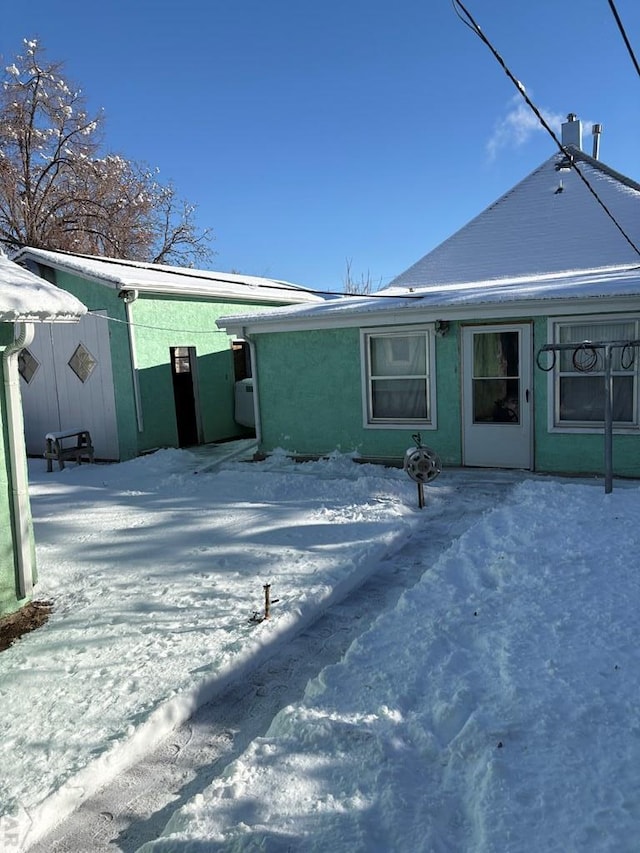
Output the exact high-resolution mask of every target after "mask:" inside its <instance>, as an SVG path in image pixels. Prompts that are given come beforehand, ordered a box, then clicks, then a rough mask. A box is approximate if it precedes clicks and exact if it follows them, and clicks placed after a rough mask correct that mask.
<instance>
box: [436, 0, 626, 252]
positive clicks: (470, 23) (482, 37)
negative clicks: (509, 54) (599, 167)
mask: <svg viewBox="0 0 640 853" xmlns="http://www.w3.org/2000/svg"><path fill="white" fill-rule="evenodd" d="M451 2H452V3H453V9H454V11H455V13H456V14H457V16H458V17H459V18H460V20H461V21H462V22H463V23H464V24H466V25H467V26H468V27H469V29H471V30H472V31H473V32H474V33H475V34H476V35H477V36H478V38H479V39H480V40H481V41H482V42H483V43H484V44H485V45H486V46H487V47H488V48H489V50H490V51H491V53H492V54H493V55H494V57H495V59H496V60H497V61H498V63H499V64H500V66H501V67H502V69H503V71H504V73H505V74H506V75H507V77H508V78H509V80H511V82H512V83H513V85H514V86H515V87H516V89H517V90H518V91H519V92H520V94H521V95H522V97H523V98H524V100H525V102H526V104H527V106H528V107H529V109H530V110H532V112H533V113H534V114H535V116H536V117H537V119H538V121H539V122H540V124H541V125H542V126H543V127H544V129H545V130H546V131H547V133H548V134H549V136H551V138H552V139H553V141H554V142H555V143H556V145H557V146H558V149H559V150H560V152H561V153H562V154H564V155H565V157H567V159H568V161H569V164H570V166H571V168H572V169H574V170H575V172H576V174H577V175H578V176H579V178H580V180H581V181H582V183H583V184H584V185H585V186H586V188H587V189H588V190H589V192H590V193H591V195H592V196H593V197H594V198H595V200H596V201H597V202H598V204H599V205H600V207H601V208H602V209H603V210H604V212H605V213H606V214H607V216H608V217H609V219H610V220H611V221H612V222H613V224H614V225H615V227H616V228H617V229H618V231H619V232H620V233H621V234H622V236H623V237H624V239H625V240H626V241H627V243H628V244H629V245H630V246H631V248H632V249H633V251H634V252H635V253H636V254H637V255H640V249H639V248H638V247H637V246H636V244H635V243H634V242H633V240H632V239H631V237H629V235H628V234H627V232H626V231H625V230H624V229H623V227H622V226H621V225H620V223H619V222H618V220H617V219H616V218H615V216H614V215H613V213H611V211H610V210H609V208H608V207H607V206H606V204H605V203H604V202H603V201H602V199H601V198H600V196H599V195H598V193H597V192H596V191H595V190H594V189H593V187H592V186H591V184H590V183H589V181H588V180H587V178H586V177H585V176H584V175H583V173H582V171H581V169H579V168H578V166H577V164H576V162H575V158H574V157H573V155H572V154H571V151H570V149H569V148H567V147H566V146H564V145H563V144H562V142H560V140H559V139H558V137H557V136H556V134H555V133H554V131H553V129H552V128H551V127H550V126H549V124H548V123H547V121H546V120H545V118H544V117H543V115H542V114H541V112H540V110H539V109H538V108H537V107H536V105H535V104H534V103H533V101H532V100H531V98H530V97H529V96H528V95H527V92H526V90H525V88H524V86H523V85H522V83H521V82H520V81H519V80H518V79H517V78H516V77H515V76H514V75H513V73H512V72H511V70H510V69H509V68H508V66H507V64H506V63H505V61H504V59H503V58H502V56H500V54H499V53H498V51H497V50H496V49H495V47H494V46H493V45H492V44H491V42H490V41H489V39H488V38H487V37H486V36H485V34H484V33H483V32H482V30H481V29H480V27H479V26H478V24H477V23H476V21H475V19H474V18H473V15H472V14H471V13H470V12H469V10H468V9H467V8H466V7H465V6H464V4H463V3H462V2H461V0H451ZM458 6H459V7H460V9H462V11H463V13H464V15H465V17H466V18H467V20H465V17H463V16H462V15H461V14H460V12H459V11H458V8H457V7H458Z"/></svg>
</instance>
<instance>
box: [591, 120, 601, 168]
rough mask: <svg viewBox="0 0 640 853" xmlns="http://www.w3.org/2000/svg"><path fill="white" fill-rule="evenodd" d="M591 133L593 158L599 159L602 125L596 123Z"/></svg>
mask: <svg viewBox="0 0 640 853" xmlns="http://www.w3.org/2000/svg"><path fill="white" fill-rule="evenodd" d="M591 133H592V134H593V159H594V160H598V159H599V158H600V134H601V133H602V125H601V124H594V125H593V127H592V128H591Z"/></svg>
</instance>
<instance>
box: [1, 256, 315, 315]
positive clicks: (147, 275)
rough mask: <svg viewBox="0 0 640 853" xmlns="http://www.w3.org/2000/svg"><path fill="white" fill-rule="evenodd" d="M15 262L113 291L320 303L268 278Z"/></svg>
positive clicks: (85, 259)
mask: <svg viewBox="0 0 640 853" xmlns="http://www.w3.org/2000/svg"><path fill="white" fill-rule="evenodd" d="M16 259H17V260H20V261H23V260H31V261H36V262H37V263H41V264H46V265H48V266H52V267H54V268H55V269H59V270H63V271H65V272H69V273H72V274H75V275H81V276H82V277H83V278H88V279H91V280H92V281H97V282H99V283H100V284H104V285H107V286H109V287H113V288H115V289H116V290H126V289H135V290H138V291H140V292H147V293H162V294H177V295H181V296H202V297H207V298H212V297H215V298H223V299H237V300H241V301H245V302H246V301H250V302H264V303H268V304H270V303H274V302H276V303H282V302H285V303H298V302H322V301H323V300H322V297H321V296H319V295H317V294H315V293H312V292H309V291H308V290H306V289H305V288H303V287H300V286H298V285H295V284H290V283H289V282H286V281H279V280H277V279H271V278H260V277H258V276H252V275H238V274H236V273H225V272H213V271H212V270H196V269H191V268H189V267H172V266H166V265H164V264H148V263H142V262H139V261H127V260H119V259H118V260H116V259H111V258H101V257H97V256H93V255H74V254H71V253H68V252H52V251H48V250H45V249H31V248H29V247H26V248H24V249H21V250H20V252H18V254H17V255H16Z"/></svg>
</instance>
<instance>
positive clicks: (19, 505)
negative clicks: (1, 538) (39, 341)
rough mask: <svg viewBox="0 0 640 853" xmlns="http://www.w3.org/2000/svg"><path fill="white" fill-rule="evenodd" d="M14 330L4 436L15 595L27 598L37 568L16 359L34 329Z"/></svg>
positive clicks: (7, 355)
mask: <svg viewBox="0 0 640 853" xmlns="http://www.w3.org/2000/svg"><path fill="white" fill-rule="evenodd" d="M14 328H15V331H14V341H13V343H11V344H9V346H8V347H7V348H6V349H5V351H4V353H3V355H2V361H3V368H4V396H5V402H6V407H7V432H8V433H9V473H10V476H11V501H12V505H13V539H14V542H15V543H16V562H17V568H18V593H19V595H20V598H27V597H28V596H29V595H31V592H32V591H33V583H34V578H35V568H36V567H35V561H34V556H33V550H32V543H31V510H30V507H29V479H28V476H27V465H26V451H25V444H24V421H23V418H22V401H21V397H20V374H19V373H18V356H19V355H20V352H21V350H22V349H23V348H24V347H26V346H29V344H30V343H31V342H32V341H33V336H34V333H35V328H34V325H33V323H16V324H15V327H14Z"/></svg>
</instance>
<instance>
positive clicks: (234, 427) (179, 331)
mask: <svg viewBox="0 0 640 853" xmlns="http://www.w3.org/2000/svg"><path fill="white" fill-rule="evenodd" d="M131 307H132V317H133V322H134V323H135V324H136V329H135V340H136V354H137V359H138V371H139V373H138V375H139V382H140V395H141V399H142V409H143V412H144V430H143V432H142V433H141V435H140V438H139V446H138V449H139V450H140V451H144V450H148V449H150V448H154V447H164V446H175V445H176V444H177V441H178V431H177V422H176V410H175V402H174V396H173V380H172V373H171V365H170V348H171V347H194V348H195V350H196V356H197V374H198V378H197V381H198V387H199V399H200V410H201V420H202V427H203V440H204V441H205V442H210V441H220V440H224V439H229V438H236V437H239V436H244V435H246V434H247V430H246V429H245V428H244V427H241V426H239V425H238V424H236V422H235V421H234V419H233V411H234V393H235V374H234V366H233V354H232V351H231V344H230V340H229V337H228V335H227V333H226V332H221V331H220V330H219V329H218V327H217V326H216V320H217V318H218V317H220V316H222V315H223V314H224V315H230V314H234V313H239V312H242V313H244V312H245V311H248V310H253V308H257V307H258V306H247V305H246V304H239V305H235V304H229V303H214V302H207V301H203V300H199V299H189V298H186V297H182V298H178V297H164V298H162V299H159V298H157V297H153V298H152V297H147V296H145V295H144V294H141V295H140V297H139V298H138V300H137V301H136V302H134V303H133V304H132V306H131Z"/></svg>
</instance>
